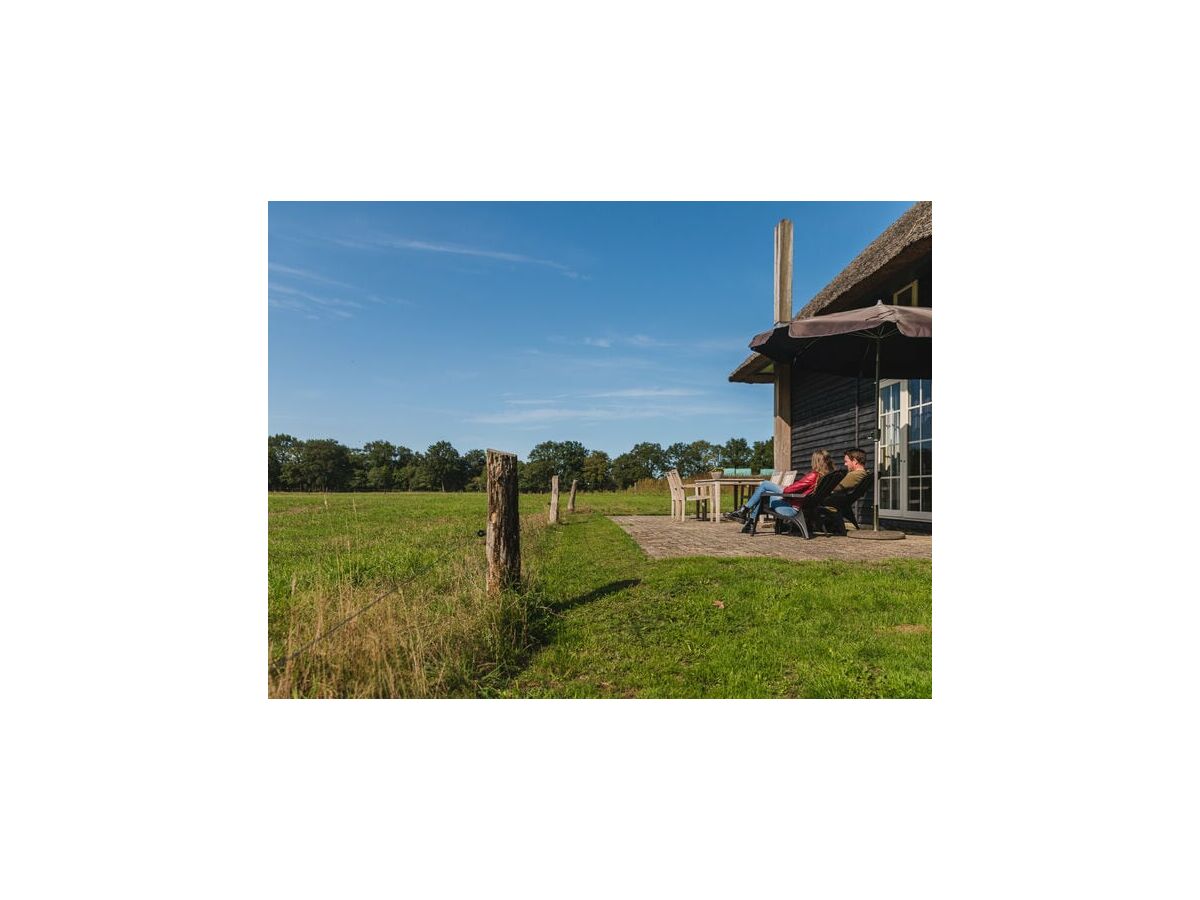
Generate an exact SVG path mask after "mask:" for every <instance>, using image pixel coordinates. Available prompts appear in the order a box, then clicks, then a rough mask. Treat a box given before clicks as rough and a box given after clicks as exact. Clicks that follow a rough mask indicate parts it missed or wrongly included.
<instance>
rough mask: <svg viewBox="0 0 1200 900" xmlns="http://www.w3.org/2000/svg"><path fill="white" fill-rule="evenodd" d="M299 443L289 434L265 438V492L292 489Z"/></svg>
mask: <svg viewBox="0 0 1200 900" xmlns="http://www.w3.org/2000/svg"><path fill="white" fill-rule="evenodd" d="M300 443H301V442H300V441H298V440H296V439H295V438H294V437H292V436H291V435H290V434H273V435H271V436H270V437H269V438H267V451H268V457H267V490H269V491H284V490H293V489H294V487H293V484H294V482H295V474H296V473H295V471H294V468H295V464H296V459H297V458H298V449H299V445H300Z"/></svg>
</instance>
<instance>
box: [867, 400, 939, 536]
mask: <svg viewBox="0 0 1200 900" xmlns="http://www.w3.org/2000/svg"><path fill="white" fill-rule="evenodd" d="M913 380H914V381H920V380H921V379H913ZM908 382H909V379H907V378H881V379H880V380H879V396H880V402H879V403H878V404H876V407H875V427H876V428H877V429H880V431H879V434H880V435H881V436H882V428H883V410H882V408H881V407H882V400H883V389H884V388H886V387H890V386H892V385H893V384H899V385H900V409H899V412H900V446H899V450H898V454H897V456H898V458H899V460H900V472H899V484H900V489H899V490H898V491H896V494H897V495H898V498H899V499H901V500H903V502H904V506H905V508H904V509H890V508H884V507H883V506H882V505H880V507H879V518H881V519H885V518H886V519H909V520H911V521H914V522H932V521H933V510H930V511H929V512H921V511H919V510H910V509H908V508H907V507H908V429H909V426H910V424H911V421H910V415H909V412H910V406H911V405H912V401H911V398H910V395H909V390H908ZM930 405H931V406H932V404H930ZM932 446H933V438H932V436H931V437H930V447H931V448H932ZM878 451H879V444H878V443H877V444H876V454H875V460H874V464H875V467H876V469H878V467H879V452H878ZM929 474H930V476H931V477H932V475H933V470H932V468H931V469H930V471H929ZM872 477H874V474H872Z"/></svg>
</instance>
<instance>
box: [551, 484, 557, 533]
mask: <svg viewBox="0 0 1200 900" xmlns="http://www.w3.org/2000/svg"><path fill="white" fill-rule="evenodd" d="M550 524H551V525H557V524H558V476H557V475H555V476H554V477H553V478H551V479H550Z"/></svg>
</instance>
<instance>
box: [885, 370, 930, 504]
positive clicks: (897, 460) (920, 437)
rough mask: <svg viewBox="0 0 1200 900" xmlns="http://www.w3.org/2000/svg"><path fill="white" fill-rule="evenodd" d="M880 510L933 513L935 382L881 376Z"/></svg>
mask: <svg viewBox="0 0 1200 900" xmlns="http://www.w3.org/2000/svg"><path fill="white" fill-rule="evenodd" d="M879 429H880V447H879V513H880V515H882V516H889V517H892V518H901V519H922V520H926V521H928V520H931V519H932V517H933V383H932V382H931V381H930V380H929V379H908V380H902V381H895V380H892V381H885V382H881V383H880V386H879Z"/></svg>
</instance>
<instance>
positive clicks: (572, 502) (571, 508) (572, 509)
mask: <svg viewBox="0 0 1200 900" xmlns="http://www.w3.org/2000/svg"><path fill="white" fill-rule="evenodd" d="M578 484H579V479H578V478H572V479H571V499H570V500H568V501H567V512H575V488H576V486H577V485H578Z"/></svg>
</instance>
